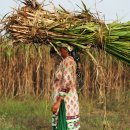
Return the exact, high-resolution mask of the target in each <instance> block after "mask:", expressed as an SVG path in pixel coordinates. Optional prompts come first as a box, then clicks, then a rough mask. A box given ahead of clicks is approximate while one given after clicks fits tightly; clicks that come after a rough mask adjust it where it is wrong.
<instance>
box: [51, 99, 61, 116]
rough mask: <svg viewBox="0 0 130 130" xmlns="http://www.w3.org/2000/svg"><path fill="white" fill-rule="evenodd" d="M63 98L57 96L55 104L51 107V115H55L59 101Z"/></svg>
mask: <svg viewBox="0 0 130 130" xmlns="http://www.w3.org/2000/svg"><path fill="white" fill-rule="evenodd" d="M62 100H63V97H61V96H59V97H58V100H57V102H56V103H55V104H54V105H53V106H52V113H53V114H55V113H56V112H57V110H58V109H59V108H60V104H61V101H62Z"/></svg>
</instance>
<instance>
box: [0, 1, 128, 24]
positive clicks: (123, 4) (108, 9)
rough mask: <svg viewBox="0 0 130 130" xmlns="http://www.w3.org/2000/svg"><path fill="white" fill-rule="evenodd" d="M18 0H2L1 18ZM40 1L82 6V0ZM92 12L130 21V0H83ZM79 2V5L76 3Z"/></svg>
mask: <svg viewBox="0 0 130 130" xmlns="http://www.w3.org/2000/svg"><path fill="white" fill-rule="evenodd" d="M17 1H18V0H3V1H2V0H1V4H0V18H2V16H4V15H5V14H6V13H8V12H10V11H11V10H12V7H13V8H14V7H18V5H19V4H18V3H17ZM38 1H40V2H42V1H46V3H48V2H49V1H52V2H53V3H54V4H55V5H56V6H58V5H59V4H60V5H62V6H63V7H64V8H66V9H67V10H70V11H76V10H79V7H78V6H77V5H79V6H80V7H82V4H81V0H38ZM83 1H84V3H85V4H86V5H87V7H88V8H89V9H90V10H91V12H96V11H98V12H101V13H100V15H101V16H103V15H104V16H105V20H106V21H113V20H117V19H119V20H120V21H122V22H124V21H130V6H129V5H130V0H83ZM76 4H77V5H76Z"/></svg>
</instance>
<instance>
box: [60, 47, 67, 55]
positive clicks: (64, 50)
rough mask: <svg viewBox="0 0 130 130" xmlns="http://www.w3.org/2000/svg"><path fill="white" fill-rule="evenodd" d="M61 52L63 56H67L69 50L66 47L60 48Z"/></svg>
mask: <svg viewBox="0 0 130 130" xmlns="http://www.w3.org/2000/svg"><path fill="white" fill-rule="evenodd" d="M60 54H61V56H62V57H66V56H67V55H68V51H67V50H66V49H65V48H60Z"/></svg>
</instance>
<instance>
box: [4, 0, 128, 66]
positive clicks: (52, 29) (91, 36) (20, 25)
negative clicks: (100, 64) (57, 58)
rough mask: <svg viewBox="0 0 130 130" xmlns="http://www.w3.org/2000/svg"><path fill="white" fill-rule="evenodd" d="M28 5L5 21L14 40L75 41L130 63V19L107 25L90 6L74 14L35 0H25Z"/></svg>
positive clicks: (42, 41)
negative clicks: (49, 8) (129, 20)
mask: <svg viewBox="0 0 130 130" xmlns="http://www.w3.org/2000/svg"><path fill="white" fill-rule="evenodd" d="M23 3H24V4H25V6H24V7H22V8H20V9H18V10H16V13H15V14H12V15H11V16H8V17H7V18H6V19H4V20H3V22H2V23H4V24H5V29H6V32H7V33H9V35H10V37H11V38H12V39H13V40H14V42H17V43H18V42H23V43H41V44H42V43H43V44H51V45H55V46H60V45H61V44H71V45H72V46H77V47H78V48H80V49H81V50H85V49H86V48H88V47H90V46H91V47H97V48H100V49H104V50H106V51H107V52H108V53H111V54H112V55H115V56H116V57H118V58H120V59H122V60H124V61H126V62H127V63H128V64H130V22H128V23H125V24H122V23H112V24H109V25H106V24H105V23H104V22H102V21H101V20H100V19H96V17H95V16H94V15H93V14H92V13H91V12H90V11H89V10H88V9H87V8H86V6H85V4H84V3H83V6H84V10H83V12H81V13H78V14H74V13H70V12H68V11H66V10H65V9H64V8H63V7H61V9H55V10H54V11H53V12H50V11H47V10H44V7H42V6H41V5H40V4H38V3H37V2H36V1H34V0H24V2H23Z"/></svg>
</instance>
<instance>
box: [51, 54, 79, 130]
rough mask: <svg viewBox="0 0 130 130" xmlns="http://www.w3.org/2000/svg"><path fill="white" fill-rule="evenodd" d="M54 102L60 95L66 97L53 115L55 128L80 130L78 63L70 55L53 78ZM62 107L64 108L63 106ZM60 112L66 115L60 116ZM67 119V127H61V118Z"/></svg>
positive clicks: (54, 129) (57, 129)
mask: <svg viewBox="0 0 130 130" xmlns="http://www.w3.org/2000/svg"><path fill="white" fill-rule="evenodd" d="M52 85H53V104H54V103H55V102H56V101H57V98H58V97H59V96H62V97H63V98H64V102H63V103H62V104H61V106H60V109H59V110H58V111H57V112H56V113H55V114H53V116H52V127H53V130H79V128H80V124H79V102H78V95H77V91H76V86H77V85H76V63H75V61H74V59H73V57H71V56H68V57H67V58H65V59H64V60H63V61H62V62H61V63H60V65H59V67H58V69H57V71H56V73H55V75H54V79H53V83H52ZM61 107H62V108H61ZM60 113H64V115H65V116H64V115H62V116H59V114H60ZM64 117H65V119H66V126H67V127H66V129H65V128H64V129H59V128H58V127H59V126H61V123H62V122H61V120H62V119H61V118H64Z"/></svg>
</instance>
